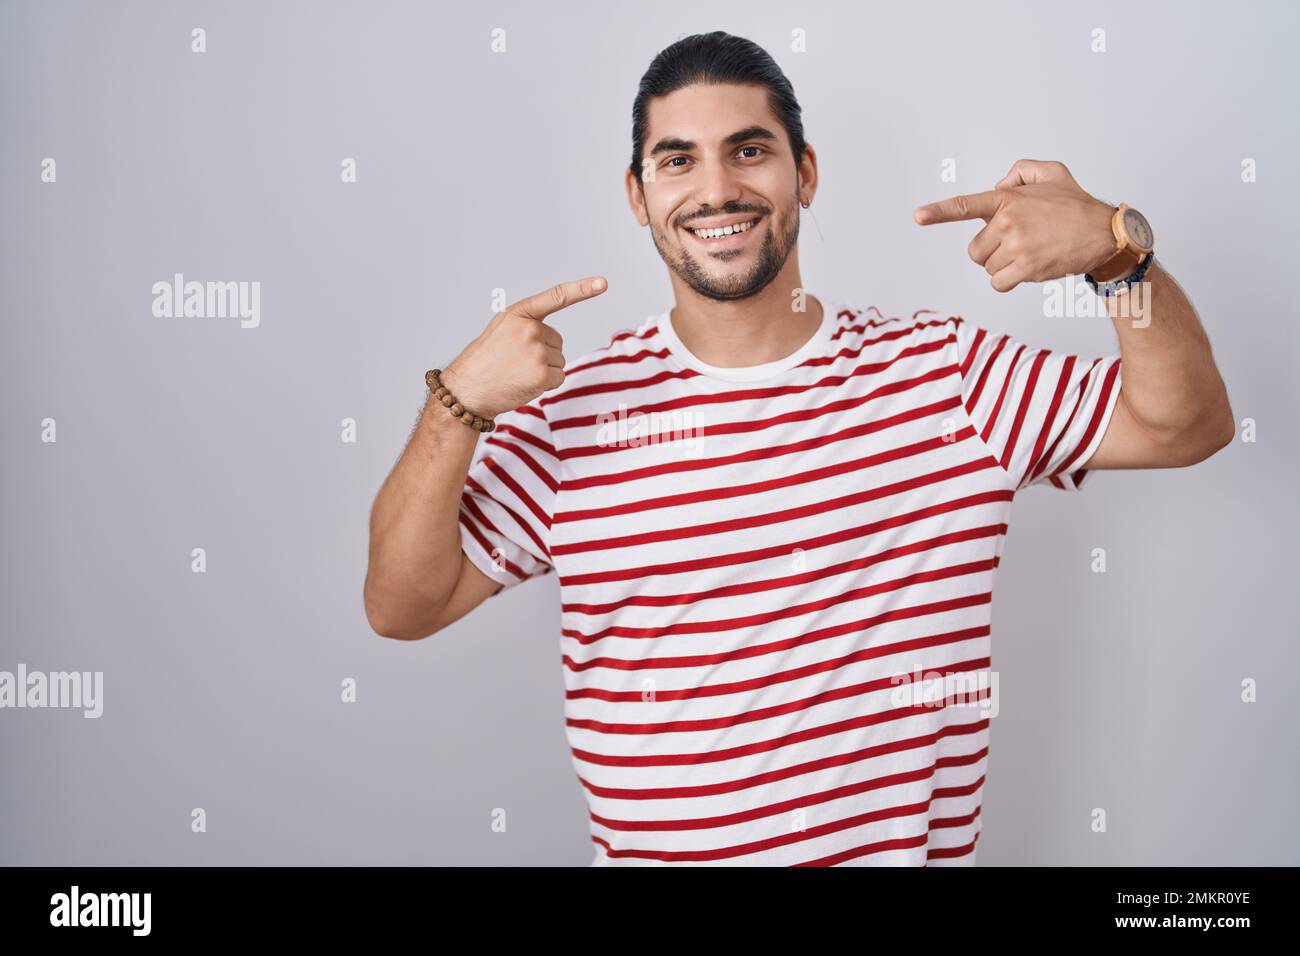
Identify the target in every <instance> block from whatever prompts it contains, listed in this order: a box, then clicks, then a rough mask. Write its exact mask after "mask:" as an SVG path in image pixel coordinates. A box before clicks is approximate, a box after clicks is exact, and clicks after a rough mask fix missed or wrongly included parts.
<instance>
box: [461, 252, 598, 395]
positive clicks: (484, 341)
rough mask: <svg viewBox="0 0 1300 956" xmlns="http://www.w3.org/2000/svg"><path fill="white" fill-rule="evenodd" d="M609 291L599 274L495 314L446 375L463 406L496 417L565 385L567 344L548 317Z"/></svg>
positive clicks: (531, 298)
mask: <svg viewBox="0 0 1300 956" xmlns="http://www.w3.org/2000/svg"><path fill="white" fill-rule="evenodd" d="M607 288H608V283H607V282H606V281H605V280H604V278H602V277H601V276H593V277H591V278H588V279H579V280H576V281H574V282H562V283H560V284H559V285H556V286H552V287H551V288H549V289H547V290H546V291H544V292H539V293H537V294H536V295H530V296H528V297H527V298H525V299H520V300H519V301H518V302H516V303H514V304H513V305H510V306H507V307H506V309H505V310H504V311H502V312H498V313H496V314H495V315H493V316H492V320H491V321H490V322H488V325H487V328H486V329H484V330H483V333H482V334H481V335H480V336H479V337H478V338H476V339H475V340H474V341H473V342H471V343H470V344H469V345H467V346H466V347H465V350H464V351H463V352H461V353H460V355H458V356H456V359H455V360H454V361H453V362H452V363H451V364H450V365H449V366H447V368H446V369H445V370H444V371H443V372H442V376H441V378H442V382H443V384H444V385H446V386H447V388H448V389H450V391H451V394H452V395H454V396H455V398H456V400H457V401H458V402H460V403H461V405H462V406H464V407H465V408H467V409H469V410H470V411H471V412H473V413H474V414H475V415H479V416H482V417H483V418H495V417H496V416H497V415H500V414H501V413H502V412H508V411H511V410H513V409H516V408H519V407H520V406H521V405H527V404H528V403H529V402H531V401H532V400H533V399H534V398H536V397H537V396H538V395H541V394H542V393H543V392H546V391H549V390H550V389H553V388H557V387H558V386H559V385H560V384H561V383H562V382H563V381H564V353H563V351H561V350H562V349H563V347H564V340H563V339H562V338H561V337H560V333H559V332H557V331H556V330H555V329H553V328H552V327H551V326H549V325H547V324H546V321H545V319H546V318H547V316H549V315H552V314H553V313H555V312H558V311H560V310H561V309H565V308H568V307H569V306H571V305H573V304H574V303H577V302H582V301H583V300H585V299H591V298H594V297H595V296H598V295H600V294H601V293H602V292H604V291H605V289H607Z"/></svg>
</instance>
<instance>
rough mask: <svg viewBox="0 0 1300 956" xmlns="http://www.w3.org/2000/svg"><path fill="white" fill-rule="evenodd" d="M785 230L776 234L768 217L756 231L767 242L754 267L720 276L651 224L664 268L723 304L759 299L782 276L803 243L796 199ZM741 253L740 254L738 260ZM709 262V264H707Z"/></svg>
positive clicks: (787, 214)
mask: <svg viewBox="0 0 1300 956" xmlns="http://www.w3.org/2000/svg"><path fill="white" fill-rule="evenodd" d="M718 212H719V214H721V215H724V216H727V215H733V214H740V213H747V212H762V210H759V209H753V208H746V207H739V208H727V207H724V208H722V209H720V210H718ZM782 222H783V223H785V228H784V229H782V230H781V231H780V232H775V231H774V230H773V228H772V217H771V215H767V214H765V215H764V217H763V221H762V223H760V225H758V226H755V227H754V228H756V229H758V228H761V229H763V241H762V243H761V244H760V246H759V248H758V255H757V257H756V259H755V262H754V264H753V265H752V266H750V267H749V268H747V269H744V270H742V271H740V272H733V273H727V274H724V275H717V274H715V273H714V272H712V271H711V270H710V269H709V268H708V267H706V266H705V265H704V264H703V262H702V261H701V260H700V259H698V258H696V257H695V256H694V255H692V254H691V252H690V250H689V249H687V248H686V246H685V245H677V246H674V245H672V244H671V243H670V242H668V241H667V239H666V237H665V236H664V235H663V234H662V233H660V232H659V231H658V230H657V229H656V228H655V226H654V223H651V224H650V237H651V239H653V240H654V244H655V249H656V250H658V252H659V258H661V259H663V261H664V264H665V265H667V266H668V268H669V269H671V270H672V271H673V272H674V273H676V274H677V275H678V276H679V277H680V278H681V280H682V281H683V282H685V283H686V284H687V285H688V286H690V287H691V288H692V289H694V290H695V291H696V292H698V293H699V294H700V295H702V296H704V297H705V298H708V299H716V300H719V301H723V300H733V299H747V298H749V297H750V296H752V295H757V294H758V293H759V292H761V291H762V290H763V289H764V288H766V287H767V285H768V283H770V282H771V281H772V280H773V279H775V278H776V277H777V275H778V274H780V272H781V269H782V268H783V267H784V266H785V262H786V260H787V259H788V258H790V252H791V251H792V250H793V249H794V245H795V243H796V242H797V241H798V239H799V201H798V197H795V198H794V199H793V200H792V201H791V203H790V206H789V207H788V208H787V209H786V210H785V215H784V216H783V217H782ZM739 255H741V253H736V254H735V257H738V256H739ZM705 261H708V260H705ZM712 261H713V262H718V263H723V264H725V263H726V262H729V261H730V260H729V259H728V258H726V257H725V256H723V257H718V258H713V259H712Z"/></svg>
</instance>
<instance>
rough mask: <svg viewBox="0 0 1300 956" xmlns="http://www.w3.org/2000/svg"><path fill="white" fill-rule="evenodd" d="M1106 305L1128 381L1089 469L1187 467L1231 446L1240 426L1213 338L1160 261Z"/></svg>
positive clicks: (1124, 374) (1088, 466)
mask: <svg viewBox="0 0 1300 956" xmlns="http://www.w3.org/2000/svg"><path fill="white" fill-rule="evenodd" d="M1134 295H1136V296H1137V298H1135V299H1133V300H1131V301H1127V302H1126V301H1125V299H1126V297H1128V296H1134ZM1106 304H1107V308H1108V309H1109V311H1110V317H1111V321H1112V322H1114V324H1115V331H1116V332H1117V333H1118V335H1119V350H1120V362H1121V368H1122V369H1123V371H1122V373H1121V378H1122V380H1121V384H1120V390H1119V398H1118V399H1117V401H1116V405H1115V412H1114V414H1113V415H1112V416H1111V420H1110V426H1109V427H1108V428H1107V429H1106V434H1105V435H1103V436H1102V439H1101V444H1100V445H1099V446H1098V447H1097V451H1096V452H1095V453H1094V454H1093V456H1092V457H1091V458H1090V459H1089V460H1088V461H1087V462H1085V463H1084V464H1083V465H1082V467H1083V468H1085V469H1088V470H1095V469H1100V468H1169V467H1181V466H1184V465H1194V464H1196V463H1197V462H1199V461H1204V460H1205V459H1206V458H1209V457H1210V456H1211V455H1213V454H1214V453H1215V452H1216V451H1218V450H1219V449H1220V448H1223V447H1224V446H1225V445H1228V444H1229V443H1230V442H1231V441H1232V438H1233V436H1234V435H1235V434H1236V430H1237V425H1236V420H1235V418H1234V416H1233V413H1232V407H1231V405H1230V404H1229V402H1228V390H1227V387H1226V386H1225V385H1224V383H1223V378H1222V377H1221V376H1220V375H1219V370H1218V368H1217V367H1216V366H1215V364H1214V356H1213V355H1212V354H1211V351H1210V339H1209V336H1207V335H1206V334H1205V329H1203V328H1202V327H1201V322H1200V320H1199V319H1198V318H1197V317H1196V310H1195V309H1194V308H1193V307H1192V303H1191V302H1190V301H1188V299H1187V296H1186V295H1184V294H1183V290H1182V288H1181V287H1180V286H1179V285H1178V283H1177V281H1175V279H1174V277H1173V276H1172V275H1170V274H1169V273H1168V272H1167V271H1165V269H1164V268H1163V267H1162V266H1161V265H1160V260H1159V259H1156V260H1154V261H1153V262H1152V264H1151V268H1150V270H1149V271H1148V272H1147V274H1146V276H1145V279H1144V282H1143V283H1142V284H1141V285H1139V287H1138V288H1135V289H1130V290H1129V291H1128V292H1123V293H1120V294H1119V295H1117V296H1109V297H1108V298H1107V299H1106Z"/></svg>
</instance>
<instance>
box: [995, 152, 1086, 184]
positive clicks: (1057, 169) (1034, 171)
mask: <svg viewBox="0 0 1300 956" xmlns="http://www.w3.org/2000/svg"><path fill="white" fill-rule="evenodd" d="M1069 175H1070V174H1069V173H1068V172H1067V171H1066V169H1065V167H1064V166H1062V165H1061V164H1060V163H1055V162H1048V161H1045V160H1041V159H1018V160H1016V163H1015V165H1014V166H1012V167H1011V172H1009V173H1007V174H1006V175H1005V176H1003V177H1002V179H1001V180H1000V181H999V182H998V184H997V185H996V186H994V187H993V188H994V189H1015V188H1016V187H1017V186H1028V185H1029V184H1031V183H1050V182H1052V181H1053V180H1057V179H1061V178H1063V177H1066V176H1069Z"/></svg>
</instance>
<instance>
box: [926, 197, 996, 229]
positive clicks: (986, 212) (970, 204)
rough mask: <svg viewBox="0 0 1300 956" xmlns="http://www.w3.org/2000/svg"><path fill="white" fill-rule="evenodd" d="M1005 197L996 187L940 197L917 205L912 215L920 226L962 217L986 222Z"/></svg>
mask: <svg viewBox="0 0 1300 956" xmlns="http://www.w3.org/2000/svg"><path fill="white" fill-rule="evenodd" d="M1005 198H1006V193H1005V192H999V191H998V190H996V189H991V190H989V191H988V192H983V193H971V194H970V195H968V196H953V197H952V198H951V199H941V200H939V201H938V202H932V203H927V204H926V205H924V206H921V207H919V208H918V209H917V210H916V212H915V213H914V214H913V217H914V218H915V219H916V221H917V222H918V223H919V224H920V225H922V226H931V225H934V224H935V223H937V222H960V221H961V220H963V219H983V220H984V221H985V222H988V221H989V220H990V219H992V218H993V214H994V213H995V212H997V211H998V207H999V206H1001V205H1002V201H1003V200H1004V199H1005Z"/></svg>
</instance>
